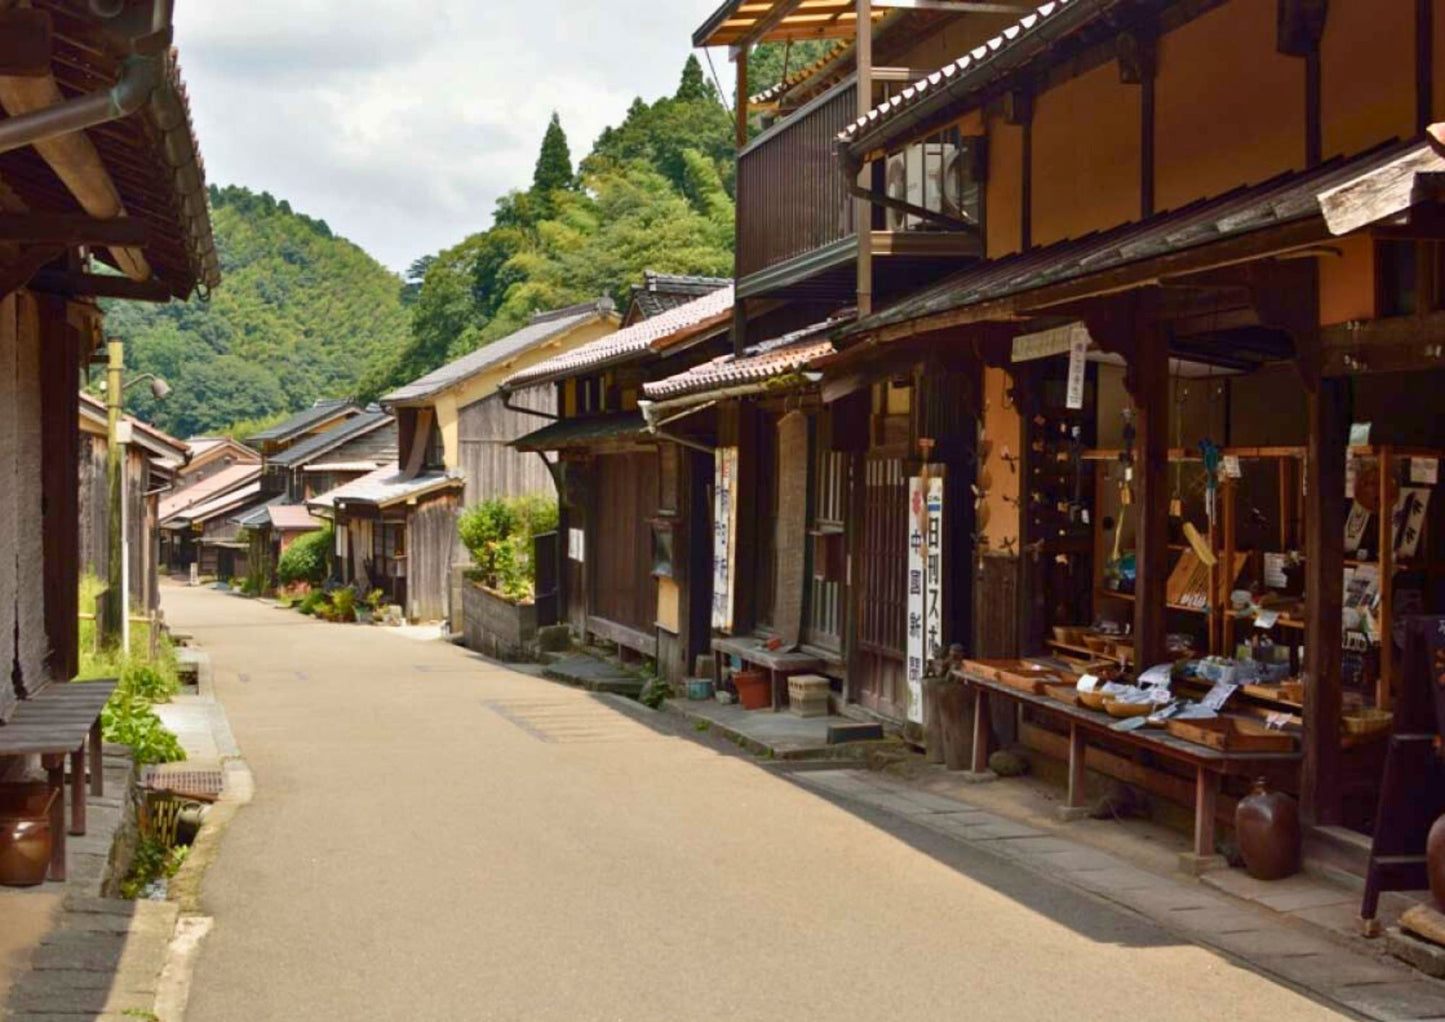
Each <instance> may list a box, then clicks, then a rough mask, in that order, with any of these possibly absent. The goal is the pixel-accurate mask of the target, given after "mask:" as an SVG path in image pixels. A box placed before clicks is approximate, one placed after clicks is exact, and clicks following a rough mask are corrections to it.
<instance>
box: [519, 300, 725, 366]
mask: <svg viewBox="0 0 1445 1022" xmlns="http://www.w3.org/2000/svg"><path fill="white" fill-rule="evenodd" d="M732 309H733V287H732V285H731V284H728V285H727V286H725V287H720V288H718V289H717V290H716V291H712V292H710V293H708V294H705V295H703V296H702V297H701V298H694V299H693V300H692V301H690V302H688V303H687V304H686V305H679V306H677V307H676V308H673V309H668V310H667V311H666V312H663V313H661V314H660V315H657V316H654V317H652V318H651V319H644V320H641V321H640V322H637V323H634V324H633V325H632V326H629V327H627V328H626V329H624V330H619V331H617V333H615V334H611V335H609V336H607V337H602V338H599V339H598V340H595V341H592V342H590V343H588V344H584V345H582V346H581V347H580V348H575V349H573V350H572V351H569V352H567V353H566V354H564V355H558V356H557V357H555V358H549V359H547V360H546V361H545V362H539V363H537V364H536V365H534V366H531V367H529V368H527V369H524V370H522V371H521V372H520V373H517V374H516V375H514V376H512V377H511V378H510V379H508V380H507V382H505V383H503V384H502V388H503V389H504V390H515V389H517V388H518V387H530V386H533V385H535V384H538V383H545V382H547V381H549V380H558V379H563V378H565V377H568V376H572V375H575V374H577V373H580V372H584V371H586V370H589V369H598V368H601V367H602V366H606V365H612V364H614V363H617V362H622V361H626V360H628V359H630V358H632V357H634V356H638V355H641V354H644V353H646V352H649V351H661V350H664V349H666V348H668V347H670V346H671V344H672V343H673V342H675V341H677V340H681V339H684V338H687V337H691V336H693V335H695V334H696V333H697V332H698V331H699V330H702V329H706V328H709V327H714V326H720V325H726V324H727V323H728V322H729V321H730V319H731V317H732Z"/></svg>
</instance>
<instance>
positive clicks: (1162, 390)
mask: <svg viewBox="0 0 1445 1022" xmlns="http://www.w3.org/2000/svg"><path fill="white" fill-rule="evenodd" d="M1135 328H1136V335H1135V338H1136V339H1135V348H1134V361H1133V364H1132V365H1131V367H1130V368H1131V370H1132V373H1131V375H1132V377H1133V381H1134V383H1133V386H1132V387H1131V393H1132V396H1133V398H1134V408H1135V412H1136V420H1135V425H1136V429H1137V431H1138V433H1137V440H1136V443H1137V457H1136V459H1135V467H1134V504H1135V506H1136V507H1137V508H1138V515H1139V518H1138V526H1137V530H1136V533H1135V546H1134V560H1135V564H1136V566H1137V573H1136V575H1135V578H1136V582H1135V588H1134V594H1135V600H1134V662H1135V665H1136V666H1137V667H1138V668H1139V669H1140V670H1143V669H1145V668H1147V667H1149V666H1151V665H1152V664H1156V663H1159V662H1160V661H1161V660H1163V659H1164V653H1165V642H1164V632H1165V619H1164V602H1165V598H1164V590H1165V583H1166V582H1167V581H1168V567H1169V560H1168V555H1169V350H1168V346H1167V344H1166V340H1165V338H1164V336H1163V334H1162V332H1160V331H1159V330H1157V329H1151V328H1150V327H1149V325H1148V324H1145V323H1142V322H1136V324H1135Z"/></svg>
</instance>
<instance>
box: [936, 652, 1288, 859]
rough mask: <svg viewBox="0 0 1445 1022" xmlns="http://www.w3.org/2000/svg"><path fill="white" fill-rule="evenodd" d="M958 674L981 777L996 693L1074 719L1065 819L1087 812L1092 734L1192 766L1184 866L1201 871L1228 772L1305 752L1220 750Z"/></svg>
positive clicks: (1249, 770) (975, 771)
mask: <svg viewBox="0 0 1445 1022" xmlns="http://www.w3.org/2000/svg"><path fill="white" fill-rule="evenodd" d="M953 676H954V677H955V678H957V679H958V680H960V681H962V682H963V683H964V684H966V685H968V686H969V687H970V688H971V689H973V691H974V695H975V699H974V704H973V707H974V708H973V759H972V761H971V765H970V772H971V774H972V776H974V777H975V778H983V777H987V776H990V774H989V769H988V757H989V729H988V702H989V699H990V698H991V697H1001V698H1006V699H1011V700H1013V701H1015V702H1017V703H1021V704H1023V705H1025V706H1030V707H1033V708H1034V709H1036V710H1039V711H1042V712H1044V713H1047V714H1049V715H1051V716H1053V717H1055V718H1056V719H1059V720H1063V721H1066V722H1067V723H1068V725H1069V774H1068V776H1069V781H1068V798H1067V801H1066V802H1065V805H1064V808H1063V809H1062V810H1061V812H1060V814H1059V815H1060V817H1061V818H1063V819H1065V820H1072V819H1078V818H1079V817H1080V816H1083V815H1085V813H1086V812H1087V809H1086V807H1085V805H1084V761H1085V755H1086V752H1087V749H1088V744H1089V737H1090V736H1091V735H1095V736H1100V737H1103V736H1107V737H1108V738H1110V739H1111V740H1113V741H1115V742H1120V743H1123V744H1125V745H1129V746H1133V747H1135V748H1139V749H1146V750H1148V751H1149V752H1150V753H1152V754H1153V755H1155V756H1160V757H1164V758H1167V759H1172V760H1175V761H1177V762H1180V763H1184V764H1185V765H1187V766H1189V767H1191V768H1192V769H1193V770H1194V847H1193V852H1192V854H1190V855H1188V856H1181V857H1180V858H1181V866H1183V867H1184V868H1186V869H1187V870H1188V871H1190V872H1198V871H1200V870H1202V869H1205V868H1207V867H1208V866H1209V865H1211V864H1212V863H1213V859H1214V847H1215V846H1214V840H1215V819H1214V815H1215V801H1216V799H1217V797H1218V795H1219V785H1220V780H1221V779H1222V778H1224V777H1226V776H1244V777H1253V776H1255V775H1256V774H1257V773H1258V772H1259V770H1260V768H1261V767H1264V766H1269V765H1277V764H1280V763H1293V762H1299V761H1300V759H1301V758H1302V754H1301V753H1299V752H1228V751H1220V750H1217V749H1211V748H1209V747H1208V746H1204V745H1197V744H1195V743H1194V742H1186V741H1184V740H1183V739H1182V738H1176V737H1175V736H1173V735H1171V734H1169V733H1168V732H1167V731H1162V730H1160V729H1158V728H1140V729H1138V730H1135V731H1115V730H1113V727H1112V725H1114V724H1117V723H1118V721H1117V720H1116V719H1115V718H1114V717H1111V716H1109V715H1108V714H1107V713H1104V712H1103V711H1101V710H1090V709H1087V708H1085V707H1082V706H1070V705H1069V704H1068V703H1063V702H1060V701H1059V700H1057V699H1051V698H1050V697H1048V696H1043V695H1034V694H1032V693H1029V692H1025V691H1023V690H1021V689H1019V688H1015V687H1011V686H1008V685H1005V684H1002V683H1000V682H998V681H996V680H994V679H993V678H990V677H986V676H985V675H984V674H983V673H982V672H981V671H980V670H978V669H970V668H969V667H967V666H966V667H964V668H963V669H960V670H957V671H954V672H953Z"/></svg>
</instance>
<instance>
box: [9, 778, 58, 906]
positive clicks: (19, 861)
mask: <svg viewBox="0 0 1445 1022" xmlns="http://www.w3.org/2000/svg"><path fill="white" fill-rule="evenodd" d="M59 795H60V791H59V790H58V789H56V788H52V787H51V786H50V785H48V784H5V785H0V885H4V886H6V887H33V886H34V885H36V884H39V883H44V881H45V875H46V873H48V872H49V870H50V851H51V842H52V840H53V837H52V834H51V831H50V808H51V806H52V804H53V803H54V802H55V800H56V798H58V797H59Z"/></svg>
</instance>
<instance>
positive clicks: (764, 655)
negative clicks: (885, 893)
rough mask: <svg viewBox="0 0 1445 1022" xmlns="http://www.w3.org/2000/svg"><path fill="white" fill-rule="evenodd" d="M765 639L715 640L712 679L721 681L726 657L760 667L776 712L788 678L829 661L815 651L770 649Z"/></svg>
mask: <svg viewBox="0 0 1445 1022" xmlns="http://www.w3.org/2000/svg"><path fill="white" fill-rule="evenodd" d="M764 641H765V640H762V639H741V638H732V639H722V638H719V639H713V640H712V655H713V680H714V681H716V682H717V683H719V684H721V683H722V661H723V657H725V656H735V657H737V658H738V659H739V660H741V661H742V662H743V663H745V664H752V665H754V666H756V667H761V668H762V669H763V670H765V671H767V672H768V686H769V689H770V690H771V692H772V702H773V712H774V713H776V712H777V711H778V710H779V709H781V708H782V693H783V692H784V691H786V690H787V687H788V679H789V678H790V677H792V676H793V675H795V674H813V673H816V672H817V671H821V670H823V669H824V668H825V667H826V666H827V665H828V661H827V660H826V659H825V658H824V657H821V656H818V655H816V654H813V653H806V652H799V651H796V650H795V651H792V652H784V651H783V650H770V649H768V648H767V647H766V646H764V645H763V642H764Z"/></svg>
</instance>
